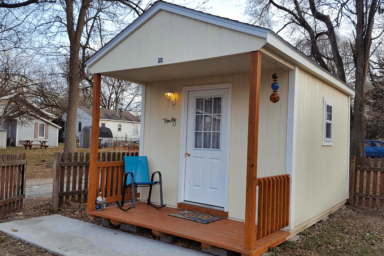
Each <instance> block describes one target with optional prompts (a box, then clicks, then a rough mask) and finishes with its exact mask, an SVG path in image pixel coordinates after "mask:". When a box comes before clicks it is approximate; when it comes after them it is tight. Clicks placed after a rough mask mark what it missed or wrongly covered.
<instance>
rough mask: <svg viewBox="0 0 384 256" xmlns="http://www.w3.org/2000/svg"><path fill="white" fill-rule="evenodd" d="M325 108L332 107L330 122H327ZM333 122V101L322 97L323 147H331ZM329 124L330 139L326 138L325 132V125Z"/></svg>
mask: <svg viewBox="0 0 384 256" xmlns="http://www.w3.org/2000/svg"><path fill="white" fill-rule="evenodd" d="M327 106H331V107H332V121H329V120H327ZM333 120H335V117H334V107H333V101H332V100H331V99H328V98H326V97H324V98H323V146H332V145H333ZM329 123H330V124H331V138H327V137H326V132H327V129H326V125H327V124H329Z"/></svg>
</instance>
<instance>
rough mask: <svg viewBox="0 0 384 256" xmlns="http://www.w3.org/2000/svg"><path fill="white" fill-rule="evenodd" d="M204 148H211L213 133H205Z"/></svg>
mask: <svg viewBox="0 0 384 256" xmlns="http://www.w3.org/2000/svg"><path fill="white" fill-rule="evenodd" d="M204 148H211V133H210V132H205V133H204Z"/></svg>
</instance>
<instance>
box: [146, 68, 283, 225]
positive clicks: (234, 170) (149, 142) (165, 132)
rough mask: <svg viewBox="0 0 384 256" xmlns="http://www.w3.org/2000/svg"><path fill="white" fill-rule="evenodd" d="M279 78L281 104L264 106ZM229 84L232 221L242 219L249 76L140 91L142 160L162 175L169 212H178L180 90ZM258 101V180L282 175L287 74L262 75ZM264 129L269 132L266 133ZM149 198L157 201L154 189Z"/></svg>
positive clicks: (165, 84) (188, 81)
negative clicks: (171, 100) (168, 93)
mask: <svg viewBox="0 0 384 256" xmlns="http://www.w3.org/2000/svg"><path fill="white" fill-rule="evenodd" d="M274 72H278V74H279V76H280V80H279V81H280V85H281V86H280V90H279V95H280V102H279V103H277V104H273V103H272V102H270V100H269V96H270V94H271V93H272V89H271V87H270V85H271V83H272V79H271V76H272V74H273V73H274ZM221 83H231V84H232V110H231V131H230V158H229V192H228V214H229V217H230V218H232V219H238V220H244V219H245V192H246V191H245V187H246V163H247V157H246V155H247V138H248V102H249V84H250V74H249V73H237V74H228V75H221V76H213V77H198V78H192V79H183V80H175V81H166V82H155V83H149V84H147V86H146V89H145V92H146V94H145V115H144V116H145V127H144V129H145V130H144V145H142V146H143V147H144V148H143V155H146V156H148V161H149V169H150V172H151V173H152V172H154V171H161V173H162V176H163V182H164V185H163V190H164V200H165V203H166V204H167V205H168V206H174V207H176V206H177V202H178V186H179V162H180V142H181V124H180V122H181V112H182V100H183V95H182V88H183V87H186V86H198V85H211V84H221ZM166 89H171V90H172V91H173V92H175V94H176V96H177V101H176V105H175V106H171V105H169V104H168V103H167V101H166V100H165V97H164V92H165V90H166ZM260 92H261V96H260V133H259V158H258V159H259V162H258V176H259V177H265V176H272V175H278V174H285V160H286V141H287V140H286V133H287V131H286V128H287V101H288V71H283V70H279V69H277V70H273V71H272V70H270V71H268V70H263V72H262V77H261V91H260ZM165 117H167V118H171V117H175V118H177V123H176V126H172V125H170V124H164V121H163V120H162V119H163V118H165ZM267 127H268V128H267ZM141 191H142V192H141V198H142V199H146V198H147V192H148V190H147V189H145V188H143V189H142V190H141ZM154 191H155V193H154V194H153V195H152V200H153V201H154V202H158V201H159V194H158V188H155V190H154Z"/></svg>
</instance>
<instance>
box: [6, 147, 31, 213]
mask: <svg viewBox="0 0 384 256" xmlns="http://www.w3.org/2000/svg"><path fill="white" fill-rule="evenodd" d="M26 164H27V161H26V160H25V153H24V154H16V155H9V154H4V155H0V171H1V176H0V218H2V217H3V216H5V215H6V214H7V213H10V212H13V211H16V210H20V209H22V208H23V200H24V198H25V170H26Z"/></svg>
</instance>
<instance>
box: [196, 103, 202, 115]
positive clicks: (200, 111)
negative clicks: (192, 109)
mask: <svg viewBox="0 0 384 256" xmlns="http://www.w3.org/2000/svg"><path fill="white" fill-rule="evenodd" d="M203 111H204V99H196V114H203Z"/></svg>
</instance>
